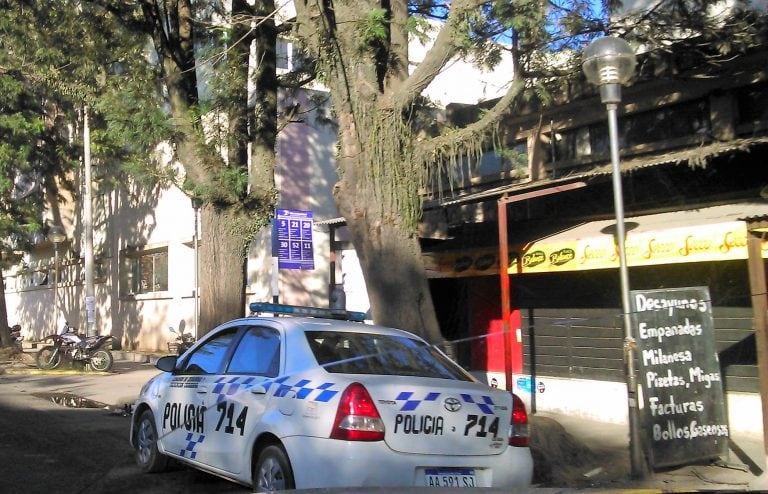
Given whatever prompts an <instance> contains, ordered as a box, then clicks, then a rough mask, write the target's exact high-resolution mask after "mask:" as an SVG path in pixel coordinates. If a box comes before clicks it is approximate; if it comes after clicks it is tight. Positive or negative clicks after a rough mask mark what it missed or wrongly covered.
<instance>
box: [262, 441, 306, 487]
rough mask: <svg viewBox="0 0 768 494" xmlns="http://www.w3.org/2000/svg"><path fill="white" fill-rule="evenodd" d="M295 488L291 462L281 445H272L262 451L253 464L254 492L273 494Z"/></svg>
mask: <svg viewBox="0 0 768 494" xmlns="http://www.w3.org/2000/svg"><path fill="white" fill-rule="evenodd" d="M295 488H296V483H295V481H294V479H293V470H292V469H291V462H290V461H289V460H288V455H287V454H286V453H285V450H284V449H283V448H282V447H281V446H279V445H270V446H267V447H266V448H264V449H263V450H261V453H260V454H259V456H258V458H257V460H256V462H255V463H254V464H253V490H254V491H256V492H273V491H282V490H288V489H295Z"/></svg>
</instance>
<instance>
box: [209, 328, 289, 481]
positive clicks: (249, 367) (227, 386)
mask: <svg viewBox="0 0 768 494" xmlns="http://www.w3.org/2000/svg"><path fill="white" fill-rule="evenodd" d="M241 329H242V331H241V336H239V337H238V340H237V341H235V342H234V346H235V348H234V351H233V352H232V354H231V358H230V360H229V363H228V365H227V367H226V370H225V372H224V374H223V375H222V376H220V377H219V378H218V379H217V380H216V382H215V383H214V384H213V386H212V387H211V388H210V389H209V397H208V400H207V402H208V406H207V411H206V430H207V432H208V439H207V440H208V443H207V445H206V446H207V447H206V454H207V458H210V461H211V463H210V464H211V465H213V466H215V467H217V468H221V469H222V470H225V471H227V472H232V473H235V474H239V473H242V472H243V469H249V468H250V461H249V459H250V453H251V450H252V448H253V442H254V440H255V435H256V434H258V433H259V432H260V428H261V424H260V422H261V420H262V417H263V416H264V413H265V411H266V410H267V409H268V406H269V403H270V396H271V395H270V394H268V393H267V389H268V388H269V384H268V382H271V381H273V380H274V379H276V378H278V376H279V374H280V364H281V360H282V350H283V345H281V338H280V331H278V330H277V329H275V328H272V327H267V326H262V325H259V326H244V327H242V328H241Z"/></svg>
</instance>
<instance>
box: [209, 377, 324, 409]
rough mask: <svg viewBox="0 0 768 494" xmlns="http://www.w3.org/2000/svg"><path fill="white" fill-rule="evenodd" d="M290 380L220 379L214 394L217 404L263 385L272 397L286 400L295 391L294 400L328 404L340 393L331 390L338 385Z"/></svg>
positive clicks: (283, 378) (286, 378)
mask: <svg viewBox="0 0 768 494" xmlns="http://www.w3.org/2000/svg"><path fill="white" fill-rule="evenodd" d="M290 379H291V376H283V377H280V378H277V379H270V380H267V381H259V380H257V378H256V377H253V376H250V377H241V376H235V377H220V378H219V379H217V380H216V384H215V385H214V387H213V391H212V393H213V394H215V395H216V402H217V403H218V402H220V401H222V400H225V399H226V398H227V397H228V396H232V395H234V394H236V393H238V392H239V391H241V390H247V389H250V388H251V387H253V386H254V384H261V385H263V386H264V387H265V388H266V390H267V393H269V391H270V390H272V395H273V396H275V397H277V398H285V397H286V396H288V392H289V391H294V392H295V395H294V398H295V399H297V400H311V401H320V402H328V401H330V400H331V399H333V397H334V396H336V395H337V394H338V393H339V391H338V390H334V389H331V388H333V386H334V385H335V384H336V383H332V382H318V381H315V382H313V381H311V380H309V379H299V380H298V381H296V382H294V383H293V384H289V380H290Z"/></svg>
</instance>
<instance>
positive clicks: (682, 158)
mask: <svg viewBox="0 0 768 494" xmlns="http://www.w3.org/2000/svg"><path fill="white" fill-rule="evenodd" d="M761 144H768V136H762V137H750V138H745V139H736V140H733V141H727V142H713V143H710V144H705V145H702V146H699V147H696V148H686V149H681V150H676V151H669V152H665V153H659V154H654V155H650V156H642V157H637V158H632V159H622V161H621V172H622V173H628V172H631V171H634V170H639V169H643V168H650V167H653V166H659V165H666V164H680V163H691V164H692V165H693V164H703V163H704V162H705V161H706V160H707V159H708V158H714V157H717V156H720V155H723V154H729V153H733V152H737V151H739V152H749V151H750V150H751V149H752V148H753V147H755V146H758V145H761ZM611 173H612V166H611V163H610V162H608V163H601V164H599V165H596V166H594V167H592V168H591V169H589V170H581V171H578V172H574V173H572V174H570V175H566V176H563V177H558V178H556V179H543V180H536V181H530V182H525V183H516V184H506V185H502V186H499V187H494V188H492V189H486V190H483V191H479V192H474V193H470V194H464V195H460V196H455V197H452V198H443V199H442V200H439V201H427V202H426V203H425V207H424V208H425V209H435V208H439V207H444V206H455V205H458V204H466V203H469V202H478V201H482V200H484V199H490V198H492V197H501V195H503V194H508V195H514V194H515V193H517V192H526V191H529V190H533V189H537V188H550V187H552V186H553V185H557V184H562V183H566V182H573V181H577V180H584V179H588V178H594V177H598V176H603V175H610V174H611Z"/></svg>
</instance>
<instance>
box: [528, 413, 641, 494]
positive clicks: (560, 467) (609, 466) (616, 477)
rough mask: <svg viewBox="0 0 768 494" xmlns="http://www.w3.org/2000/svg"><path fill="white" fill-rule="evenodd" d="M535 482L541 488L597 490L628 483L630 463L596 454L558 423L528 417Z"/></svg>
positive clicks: (613, 454)
mask: <svg viewBox="0 0 768 494" xmlns="http://www.w3.org/2000/svg"><path fill="white" fill-rule="evenodd" d="M528 418H529V421H530V422H529V427H530V430H529V432H530V447H531V454H532V456H533V464H534V471H533V482H534V484H537V485H539V486H542V487H596V486H601V485H615V484H616V483H620V482H623V481H625V480H626V479H627V474H628V471H629V470H628V465H627V461H628V459H627V458H625V457H624V455H622V454H616V452H615V451H594V450H592V449H590V448H589V447H588V446H587V445H585V444H584V443H583V442H581V441H580V440H579V439H578V438H576V437H574V436H573V435H571V434H570V433H568V431H566V430H565V428H564V427H563V426H562V425H561V424H560V423H559V422H557V421H556V420H553V419H551V418H548V417H541V416H529V417H528Z"/></svg>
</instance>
